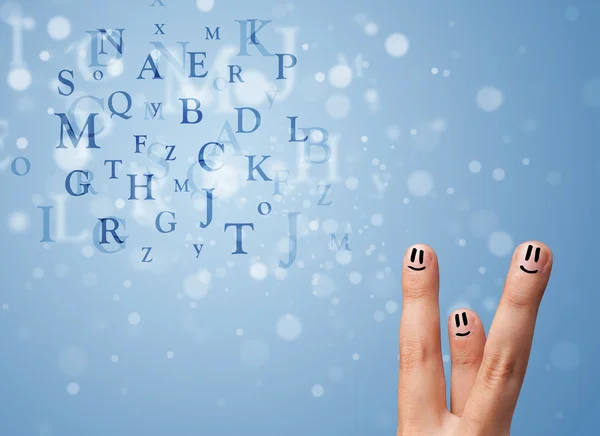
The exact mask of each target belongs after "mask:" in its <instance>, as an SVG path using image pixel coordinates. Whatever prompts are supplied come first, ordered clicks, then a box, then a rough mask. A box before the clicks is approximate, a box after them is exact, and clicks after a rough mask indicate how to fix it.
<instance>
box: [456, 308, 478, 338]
mask: <svg viewBox="0 0 600 436" xmlns="http://www.w3.org/2000/svg"><path fill="white" fill-rule="evenodd" d="M474 325H475V322H474V319H473V317H472V316H470V315H469V314H468V313H467V312H466V311H465V310H457V311H455V312H454V313H453V314H452V315H450V331H451V332H452V334H453V335H454V336H458V337H459V338H460V337H462V338H464V337H467V336H470V335H471V332H472V331H473V327H474Z"/></svg>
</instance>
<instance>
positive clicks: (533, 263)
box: [517, 243, 547, 274]
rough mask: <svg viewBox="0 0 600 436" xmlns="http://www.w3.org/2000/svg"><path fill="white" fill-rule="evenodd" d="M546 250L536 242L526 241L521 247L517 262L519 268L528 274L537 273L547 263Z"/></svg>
mask: <svg viewBox="0 0 600 436" xmlns="http://www.w3.org/2000/svg"><path fill="white" fill-rule="evenodd" d="M546 260H547V254H546V253H545V250H544V249H543V248H542V247H540V246H539V245H536V244H535V243H525V244H523V245H522V246H521V247H520V248H519V252H518V254H517V263H518V265H519V269H520V270H521V271H522V272H524V273H527V274H537V273H538V272H540V271H542V270H543V268H544V265H546Z"/></svg>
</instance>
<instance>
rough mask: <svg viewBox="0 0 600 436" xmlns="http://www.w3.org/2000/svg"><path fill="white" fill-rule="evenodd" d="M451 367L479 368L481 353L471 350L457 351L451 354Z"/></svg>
mask: <svg viewBox="0 0 600 436" xmlns="http://www.w3.org/2000/svg"><path fill="white" fill-rule="evenodd" d="M450 357H451V360H452V365H455V366H466V367H472V366H479V365H480V364H481V353H478V352H475V351H472V350H459V351H454V352H452V353H451V356H450Z"/></svg>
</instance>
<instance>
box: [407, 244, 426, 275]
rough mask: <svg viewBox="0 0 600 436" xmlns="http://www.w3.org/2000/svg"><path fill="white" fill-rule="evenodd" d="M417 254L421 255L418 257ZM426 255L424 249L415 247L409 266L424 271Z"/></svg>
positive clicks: (414, 269)
mask: <svg viewBox="0 0 600 436" xmlns="http://www.w3.org/2000/svg"><path fill="white" fill-rule="evenodd" d="M417 254H418V255H419V257H418V259H417ZM424 257H425V251H424V250H418V249H417V248H413V249H412V251H411V252H410V265H408V268H409V269H411V270H413V271H423V270H424V269H425V268H426V267H425V265H423V261H424Z"/></svg>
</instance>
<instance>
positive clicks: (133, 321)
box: [127, 312, 142, 325]
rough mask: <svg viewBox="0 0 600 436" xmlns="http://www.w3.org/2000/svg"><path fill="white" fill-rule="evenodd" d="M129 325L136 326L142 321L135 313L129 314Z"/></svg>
mask: <svg viewBox="0 0 600 436" xmlns="http://www.w3.org/2000/svg"><path fill="white" fill-rule="evenodd" d="M127 320H128V321H129V324H131V325H138V324H139V323H140V322H141V321H142V316H141V315H140V314H139V313H137V312H131V313H130V314H129V316H128V317H127Z"/></svg>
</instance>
